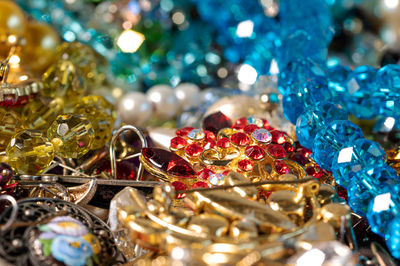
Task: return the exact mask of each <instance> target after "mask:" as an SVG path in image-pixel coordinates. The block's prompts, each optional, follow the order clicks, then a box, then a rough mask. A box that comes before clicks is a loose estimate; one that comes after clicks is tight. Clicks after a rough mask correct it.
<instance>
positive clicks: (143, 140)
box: [110, 125, 147, 181]
mask: <svg viewBox="0 0 400 266" xmlns="http://www.w3.org/2000/svg"><path fill="white" fill-rule="evenodd" d="M128 130H129V131H133V132H135V133H136V134H137V135H138V136H139V139H140V142H141V144H142V148H147V140H146V137H145V136H144V134H143V133H142V131H141V130H140V129H138V128H137V127H135V126H131V125H126V126H122V127H121V128H120V129H118V130H117V132H115V134H114V135H113V136H112V139H111V144H110V162H111V176H112V177H113V178H116V177H117V160H116V159H115V144H116V143H117V140H118V138H119V136H120V135H121V134H122V132H124V131H128ZM142 175H143V165H142V163H140V164H139V170H138V172H137V175H136V181H139V180H140V177H141V176H142Z"/></svg>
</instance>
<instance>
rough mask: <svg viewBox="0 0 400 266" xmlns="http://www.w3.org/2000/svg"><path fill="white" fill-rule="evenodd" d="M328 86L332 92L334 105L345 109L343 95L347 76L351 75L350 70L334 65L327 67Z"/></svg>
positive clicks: (346, 67) (345, 89) (345, 90)
mask: <svg viewBox="0 0 400 266" xmlns="http://www.w3.org/2000/svg"><path fill="white" fill-rule="evenodd" d="M327 71H328V80H329V81H328V86H329V89H330V90H331V91H332V94H333V100H334V102H335V103H337V104H340V105H341V106H342V107H345V106H346V104H345V101H344V99H345V94H346V92H347V87H346V80H347V77H348V76H349V74H350V73H351V69H350V67H348V66H342V65H339V64H337V65H334V66H328V68H327Z"/></svg>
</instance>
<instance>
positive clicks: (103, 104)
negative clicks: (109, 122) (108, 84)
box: [80, 95, 117, 124]
mask: <svg viewBox="0 0 400 266" xmlns="http://www.w3.org/2000/svg"><path fill="white" fill-rule="evenodd" d="M80 103H82V104H86V105H96V106H97V107H99V108H101V109H102V110H104V111H106V112H107V114H108V115H109V116H111V117H112V119H113V124H114V121H115V119H116V117H117V112H116V111H115V108H114V105H112V104H111V103H110V102H109V101H107V100H106V99H105V98H104V97H103V96H100V95H87V96H85V97H83V98H82V99H81V101H80Z"/></svg>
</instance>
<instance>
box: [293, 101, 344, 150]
mask: <svg viewBox="0 0 400 266" xmlns="http://www.w3.org/2000/svg"><path fill="white" fill-rule="evenodd" d="M346 119H347V113H346V111H344V110H343V109H341V108H338V107H337V106H335V105H334V104H332V103H330V102H319V103H317V104H316V105H314V106H310V107H308V108H307V109H306V110H305V111H304V112H303V113H302V114H301V115H300V116H299V118H297V122H296V136H297V139H298V140H299V141H300V144H301V145H302V146H304V147H306V148H308V149H312V147H313V143H314V139H315V136H316V135H317V132H318V131H319V130H321V129H323V128H325V126H326V123H329V122H330V121H334V120H346Z"/></svg>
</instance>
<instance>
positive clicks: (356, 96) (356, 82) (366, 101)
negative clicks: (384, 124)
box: [345, 66, 378, 119]
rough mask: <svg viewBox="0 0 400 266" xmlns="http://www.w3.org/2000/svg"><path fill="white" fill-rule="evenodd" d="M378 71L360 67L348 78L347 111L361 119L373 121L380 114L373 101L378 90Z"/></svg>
mask: <svg viewBox="0 0 400 266" xmlns="http://www.w3.org/2000/svg"><path fill="white" fill-rule="evenodd" d="M376 72H377V71H376V69H375V68H373V67H370V66H359V67H357V68H356V69H354V70H353V72H351V73H350V74H349V76H348V78H347V81H346V85H347V97H346V99H345V101H346V103H347V109H348V111H349V112H350V113H352V114H354V115H355V116H356V117H357V118H360V119H371V118H373V117H375V116H376V115H377V114H378V110H377V109H378V106H376V105H375V104H374V103H373V102H372V101H371V99H372V97H371V95H372V93H373V92H374V91H375V90H376V82H375V77H376Z"/></svg>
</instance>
